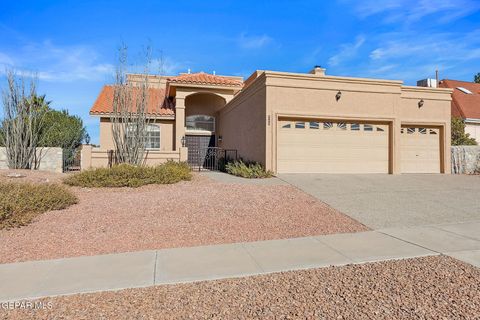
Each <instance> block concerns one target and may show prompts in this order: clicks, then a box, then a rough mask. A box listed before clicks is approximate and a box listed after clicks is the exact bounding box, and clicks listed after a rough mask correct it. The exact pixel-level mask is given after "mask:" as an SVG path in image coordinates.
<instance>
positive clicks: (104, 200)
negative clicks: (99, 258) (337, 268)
mask: <svg viewBox="0 0 480 320" xmlns="http://www.w3.org/2000/svg"><path fill="white" fill-rule="evenodd" d="M6 173H8V171H0V177H1V178H2V179H6V178H5V174H6ZM27 175H28V176H27V178H17V180H20V179H27V180H29V181H33V182H39V183H41V182H45V181H46V180H47V179H48V180H49V181H50V182H53V181H58V180H59V179H61V178H62V177H64V176H65V175H61V174H60V175H59V174H48V173H45V172H43V173H40V172H32V173H31V174H30V173H28V172H27ZM70 189H71V190H72V191H73V192H74V193H75V195H76V196H77V197H78V200H79V203H78V204H76V205H73V206H71V207H69V208H67V209H64V210H59V211H50V212H46V213H43V214H42V215H40V216H38V217H37V218H36V219H35V220H34V221H33V222H32V223H31V224H30V225H28V226H25V227H21V228H16V229H11V230H0V263H8V262H18V261H27V260H43V259H53V258H60V257H73V256H81V255H95V254H105V253H118V252H127V251H137V250H148V249H161V248H171V247H186V246H198V245H208V244H220V243H232V242H243V241H256V240H268V239H281V238H292V237H303V236H311V235H321V234H330V233H342V232H358V231H365V230H367V227H365V226H364V225H362V224H360V223H359V222H357V221H355V220H353V219H351V218H349V217H348V216H346V215H344V214H342V213H340V212H338V211H337V210H335V209H333V208H331V207H329V206H328V205H326V204H324V203H322V202H319V201H318V200H316V199H315V198H314V197H312V196H309V195H307V194H305V193H303V192H301V191H299V190H298V189H296V188H293V187H291V186H288V185H275V186H265V185H251V184H249V185H247V184H224V183H221V182H218V181H213V180H211V179H209V178H207V177H205V176H201V175H194V178H193V180H192V181H183V182H180V183H177V184H172V185H148V186H143V187H140V188H135V189H132V188H115V189H112V188H78V187H70Z"/></svg>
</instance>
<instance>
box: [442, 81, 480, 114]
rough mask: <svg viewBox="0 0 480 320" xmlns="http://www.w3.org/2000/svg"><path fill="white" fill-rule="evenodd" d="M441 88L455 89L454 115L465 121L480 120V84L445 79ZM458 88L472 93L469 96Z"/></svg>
mask: <svg viewBox="0 0 480 320" xmlns="http://www.w3.org/2000/svg"><path fill="white" fill-rule="evenodd" d="M439 87H440V88H451V89H454V90H453V93H452V115H453V116H456V117H462V118H464V119H466V118H470V119H480V84H479V83H473V82H466V81H458V80H449V79H445V80H442V81H440V83H439ZM458 87H462V88H465V89H467V90H469V91H471V92H472V94H467V93H464V92H462V91H460V90H459V89H457V88H458Z"/></svg>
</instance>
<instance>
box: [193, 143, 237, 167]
mask: <svg viewBox="0 0 480 320" xmlns="http://www.w3.org/2000/svg"><path fill="white" fill-rule="evenodd" d="M185 142H186V143H185V144H186V147H187V148H188V161H187V162H188V164H189V165H190V167H192V169H193V170H198V171H201V170H212V171H223V170H224V169H225V164H226V163H227V162H229V161H233V160H237V150H234V149H222V148H219V147H215V136H195V135H187V136H186V141H185Z"/></svg>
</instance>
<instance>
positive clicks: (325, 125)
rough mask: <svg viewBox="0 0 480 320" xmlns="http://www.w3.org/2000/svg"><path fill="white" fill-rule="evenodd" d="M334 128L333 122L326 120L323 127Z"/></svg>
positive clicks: (325, 128)
mask: <svg viewBox="0 0 480 320" xmlns="http://www.w3.org/2000/svg"><path fill="white" fill-rule="evenodd" d="M332 128H333V122H324V123H323V129H324V130H328V129H332Z"/></svg>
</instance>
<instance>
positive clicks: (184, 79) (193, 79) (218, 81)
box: [168, 72, 242, 87]
mask: <svg viewBox="0 0 480 320" xmlns="http://www.w3.org/2000/svg"><path fill="white" fill-rule="evenodd" d="M168 81H169V82H171V83H185V84H207V85H217V86H231V87H241V86H242V81H239V80H234V79H232V78H228V77H222V76H216V75H213V74H208V73H205V72H199V73H186V74H181V75H179V76H176V77H171V78H168Z"/></svg>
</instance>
